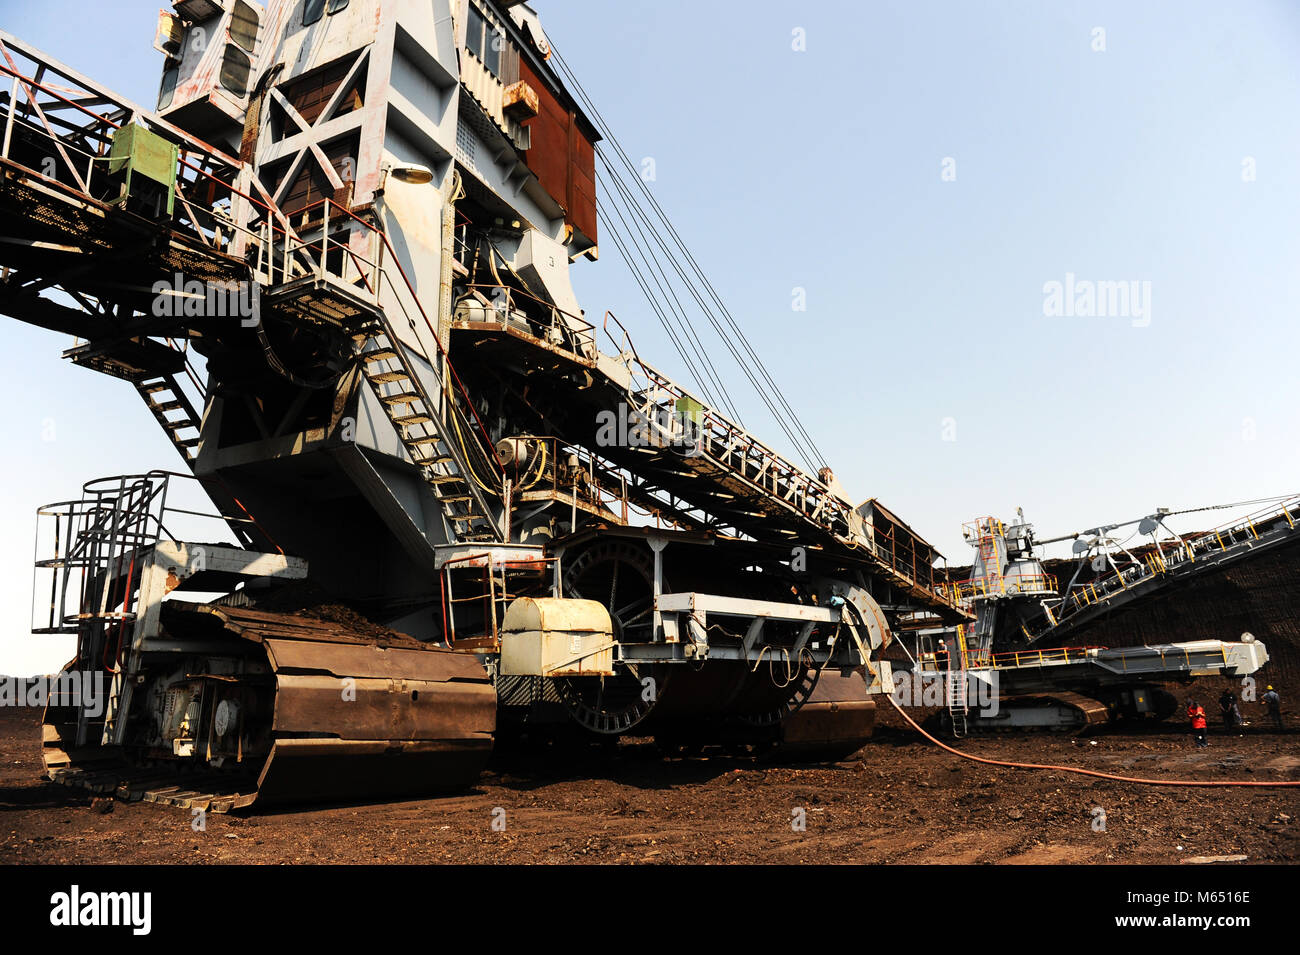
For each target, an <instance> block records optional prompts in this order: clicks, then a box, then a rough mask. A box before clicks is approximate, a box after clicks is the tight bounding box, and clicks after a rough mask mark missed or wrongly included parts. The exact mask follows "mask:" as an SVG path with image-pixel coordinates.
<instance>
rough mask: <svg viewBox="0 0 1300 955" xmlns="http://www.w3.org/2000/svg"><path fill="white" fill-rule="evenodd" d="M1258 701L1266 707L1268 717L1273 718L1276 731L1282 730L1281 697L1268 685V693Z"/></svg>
mask: <svg viewBox="0 0 1300 955" xmlns="http://www.w3.org/2000/svg"><path fill="white" fill-rule="evenodd" d="M1259 701H1260V702H1261V703H1263V704H1264V705H1265V706H1267V707H1268V715H1269V716H1271V717H1273V722H1274V724H1276V726H1277V728H1278V729H1281V728H1282V697H1280V696H1278V695H1277V690H1275V689H1273V685H1272V684H1271V683H1270V684H1269V687H1268V692H1267V693H1265V694H1264V695H1263V696H1261V697H1260V698H1259Z"/></svg>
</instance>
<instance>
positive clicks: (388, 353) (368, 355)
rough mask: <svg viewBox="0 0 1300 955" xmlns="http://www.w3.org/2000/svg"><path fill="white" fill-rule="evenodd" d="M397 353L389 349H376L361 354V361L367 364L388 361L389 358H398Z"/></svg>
mask: <svg viewBox="0 0 1300 955" xmlns="http://www.w3.org/2000/svg"><path fill="white" fill-rule="evenodd" d="M399 357H401V356H399V355H398V354H397V352H395V351H393V349H391V348H378V349H376V350H375V351H367V352H362V353H361V359H362V360H363V361H365V362H367V363H369V362H372V361H388V359H390V358H399Z"/></svg>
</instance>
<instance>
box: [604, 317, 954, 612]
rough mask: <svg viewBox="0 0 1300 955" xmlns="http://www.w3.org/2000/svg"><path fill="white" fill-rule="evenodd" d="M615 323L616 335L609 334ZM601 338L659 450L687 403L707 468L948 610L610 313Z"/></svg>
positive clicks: (906, 555) (919, 575)
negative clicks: (651, 360)
mask: <svg viewBox="0 0 1300 955" xmlns="http://www.w3.org/2000/svg"><path fill="white" fill-rule="evenodd" d="M611 322H613V324H614V326H615V328H614V329H611V327H610V323H611ZM604 331H605V333H606V335H607V337H608V338H609V339H610V341H611V342H612V343H613V345H614V347H615V348H616V349H617V350H618V358H619V359H620V361H621V362H622V363H623V364H624V366H625V367H626V368H627V369H628V372H629V375H630V377H631V380H632V383H633V384H632V390H631V395H630V397H631V398H632V399H633V401H634V404H635V410H636V411H637V412H638V413H639V414H640V415H641V416H642V417H644V418H645V419H646V420H647V421H648V422H650V427H651V428H653V429H658V431H659V432H660V440H661V441H662V442H663V443H664V444H665V445H671V444H673V443H674V442H681V441H683V440H686V439H687V437H689V436H688V435H687V434H686V432H685V428H684V426H683V425H682V421H681V417H680V416H679V415H678V414H677V409H678V407H680V406H679V404H678V402H679V401H681V400H682V399H686V400H688V401H689V402H692V403H695V404H696V405H698V407H699V408H700V409H701V410H700V411H699V413H698V414H697V415H696V422H695V423H696V425H698V438H697V439H696V440H697V447H698V449H699V450H700V451H701V452H702V453H703V454H705V455H707V456H708V458H709V459H710V460H712V461H713V462H715V463H717V464H721V465H723V466H725V467H727V468H729V469H730V470H731V471H732V472H734V473H736V474H738V475H740V476H741V477H743V478H745V479H746V480H748V481H749V482H750V483H752V484H755V485H756V486H758V487H759V488H761V489H762V490H763V491H764V492H765V493H766V494H768V495H769V496H770V497H772V498H773V499H775V500H779V501H781V502H783V503H784V504H785V505H786V506H789V507H792V508H794V509H795V510H797V511H799V512H801V513H802V514H803V515H804V517H805V518H806V519H808V520H809V521H811V522H812V523H814V524H817V525H819V526H820V527H822V528H823V529H824V530H825V531H827V532H829V533H831V534H833V535H834V536H835V537H836V538H837V539H838V540H839V541H840V542H841V543H843V544H845V545H847V546H849V547H850V548H860V549H863V550H865V551H867V552H868V553H870V554H871V555H872V556H873V557H875V558H876V561H877V562H878V563H879V564H881V565H883V567H884V568H886V569H888V570H889V571H891V572H892V573H893V574H894V575H895V577H896V578H897V579H898V581H899V582H901V583H902V584H903V585H904V586H910V587H912V588H914V589H915V590H917V591H921V592H926V593H929V594H930V595H932V596H933V597H936V598H938V599H939V600H941V601H944V602H948V598H947V595H946V594H943V593H941V592H940V591H939V590H938V588H936V587H935V586H934V583H933V578H932V574H933V568H932V566H931V565H930V564H929V563H928V562H926V561H924V560H918V559H917V557H918V555H917V554H916V553H915V551H914V549H908V548H907V547H906V546H904V547H903V548H900V547H899V546H898V542H896V541H894V540H892V539H891V540H876V539H874V537H873V536H872V535H869V534H868V535H864V536H862V537H859V536H858V535H856V534H854V533H853V527H854V526H855V524H856V523H857V521H856V518H857V515H856V514H855V512H854V509H853V507H852V506H851V505H850V504H849V503H848V502H847V501H845V500H843V499H842V498H840V497H839V496H838V495H837V494H835V493H834V492H833V491H831V489H830V488H829V487H828V486H827V485H825V484H824V483H822V482H821V481H819V480H817V479H815V478H813V477H811V476H810V475H808V474H807V473H805V472H804V471H803V470H802V469H801V468H799V467H798V466H797V465H795V464H793V463H792V462H791V461H789V460H788V459H787V458H785V457H784V456H782V455H780V454H778V453H777V452H775V451H774V450H772V449H771V448H769V447H767V446H766V445H765V444H763V443H762V442H760V441H758V440H757V439H756V438H754V437H753V436H752V435H750V434H749V433H748V432H747V431H745V430H744V429H743V428H741V427H740V426H739V425H736V424H734V423H733V422H731V421H729V420H727V419H726V418H725V417H723V416H722V415H721V414H720V413H719V412H718V411H717V410H716V409H714V408H712V407H710V406H709V405H708V404H706V403H705V402H703V401H701V400H700V399H699V398H698V397H696V396H695V395H693V394H690V393H689V392H687V391H686V390H685V389H683V388H682V387H681V386H679V385H678V384H676V383H675V382H674V381H672V380H671V379H670V378H668V376H667V375H664V374H663V373H661V372H659V371H658V370H657V369H655V368H654V367H652V366H651V365H650V364H648V363H647V362H645V361H644V360H642V359H641V358H640V356H639V354H638V353H637V351H636V346H635V345H634V343H633V341H632V336H631V335H630V334H629V333H628V331H627V329H626V328H625V327H624V326H623V324H622V323H621V322H620V321H619V320H618V318H617V317H616V316H615V315H614V314H613V313H612V312H606V313H605V322H604Z"/></svg>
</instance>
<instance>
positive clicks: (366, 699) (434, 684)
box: [272, 674, 496, 742]
mask: <svg viewBox="0 0 1300 955" xmlns="http://www.w3.org/2000/svg"><path fill="white" fill-rule="evenodd" d="M272 729H273V731H274V732H275V733H276V734H288V733H319V734H325V735H329V736H336V737H338V738H339V739H344V740H378V741H384V742H395V741H420V740H424V741H431V740H448V739H469V738H481V739H485V740H488V741H490V740H491V738H492V733H493V731H494V730H495V729H496V691H495V690H493V689H492V687H491V685H489V684H487V683H464V682H459V681H445V680H438V679H432V680H386V679H358V678H353V679H352V680H351V681H350V682H348V683H346V684H345V683H344V682H343V680H342V679H338V678H333V677H327V676H293V675H285V674H279V675H278V677H277V679H276V694H275V721H274V723H273V725H272Z"/></svg>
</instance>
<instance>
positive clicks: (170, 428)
mask: <svg viewBox="0 0 1300 955" xmlns="http://www.w3.org/2000/svg"><path fill="white" fill-rule="evenodd" d="M132 384H134V385H135V390H136V391H138V392H139V393H140V397H141V398H143V399H144V402H145V404H146V405H148V406H149V411H150V412H151V413H152V414H153V416H154V418H155V419H157V421H158V423H159V424H160V425H162V429H163V430H164V431H165V432H167V437H168V438H170V439H171V443H172V444H173V445H175V447H176V450H177V451H179V452H180V455H181V457H183V458H184V459H185V463H186V464H193V463H194V459H195V458H196V457H197V456H198V446H199V423H200V419H199V415H198V413H197V412H196V411H195V410H194V406H193V405H192V404H191V403H190V400H189V398H187V397H186V396H185V393H184V392H183V391H181V388H180V385H179V384H178V383H177V382H176V378H175V377H174V376H173V375H153V376H150V377H146V378H141V379H139V380H138V381H134V382H132ZM174 411H179V412H181V416H180V417H176V418H173V417H169V415H170V413H171V412H174ZM186 431H192V432H193V434H191V435H186V434H185V433H184V432H186Z"/></svg>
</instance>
